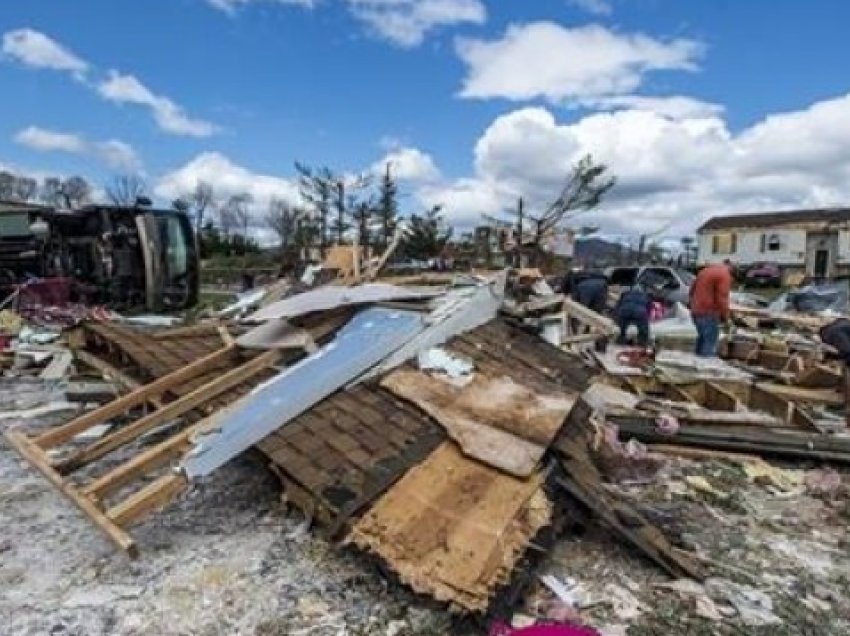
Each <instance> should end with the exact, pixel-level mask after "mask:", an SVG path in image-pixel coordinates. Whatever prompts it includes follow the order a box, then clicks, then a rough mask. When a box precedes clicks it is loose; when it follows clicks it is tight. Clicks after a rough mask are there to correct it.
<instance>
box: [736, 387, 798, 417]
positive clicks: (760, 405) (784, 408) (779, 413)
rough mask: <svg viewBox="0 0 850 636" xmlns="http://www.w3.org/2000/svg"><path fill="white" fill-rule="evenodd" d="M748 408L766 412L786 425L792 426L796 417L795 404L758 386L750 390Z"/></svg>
mask: <svg viewBox="0 0 850 636" xmlns="http://www.w3.org/2000/svg"><path fill="white" fill-rule="evenodd" d="M747 406H748V407H749V408H750V409H752V410H755V411H764V412H765V413H770V414H771V415H773V416H775V417H778V418H779V419H780V420H781V421H782V422H784V423H785V424H786V425H790V424H791V422H792V419H793V415H794V404H793V402H791V401H790V400H788V399H786V398H784V397H782V396H779V395H776V394H775V393H771V392H770V391H765V390H764V389H762V388H759V387H758V386H756V385H753V386H752V387H751V388H750V397H749V399H748V400H747Z"/></svg>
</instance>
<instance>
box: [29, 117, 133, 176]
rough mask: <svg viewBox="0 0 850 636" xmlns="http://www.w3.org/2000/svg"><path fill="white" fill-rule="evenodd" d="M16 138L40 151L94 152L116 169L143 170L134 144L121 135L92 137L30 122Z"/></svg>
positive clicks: (80, 153)
mask: <svg viewBox="0 0 850 636" xmlns="http://www.w3.org/2000/svg"><path fill="white" fill-rule="evenodd" d="M15 142H16V143H18V144H20V145H22V146H26V147H27V148H30V149H32V150H38V151H40V152H67V153H70V154H75V155H84V156H92V157H95V158H96V159H99V160H100V161H103V162H104V163H105V164H106V165H107V166H108V167H109V168H111V169H112V170H118V171H122V172H131V173H137V172H141V171H142V162H141V160H140V159H139V157H138V155H137V154H136V152H135V150H133V148H132V146H130V145H129V144H127V143H125V142H123V141H119V140H117V139H109V140H107V141H89V140H88V139H86V138H85V137H83V136H81V135H77V134H74V133H64V132H57V131H54V130H46V129H44V128H39V127H37V126H29V127H28V128H24V129H23V130H21V131H19V132H18V133H17V134H16V135H15Z"/></svg>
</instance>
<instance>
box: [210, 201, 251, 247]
mask: <svg viewBox="0 0 850 636" xmlns="http://www.w3.org/2000/svg"><path fill="white" fill-rule="evenodd" d="M252 201H253V197H251V195H250V194H248V193H247V192H240V193H238V194H234V195H231V196H230V197H228V199H227V201H225V202H224V203H223V204H222V205H221V206H220V207H219V209H218V220H219V225H220V226H221V231H222V232H223V233H224V234H228V235H229V234H230V233H231V232H233V231H234V230H238V231H239V233H240V234H241V235H242V236H243V237H245V238H247V236H248V226H249V225H250V224H251V214H250V211H249V206H250V205H251V202H252Z"/></svg>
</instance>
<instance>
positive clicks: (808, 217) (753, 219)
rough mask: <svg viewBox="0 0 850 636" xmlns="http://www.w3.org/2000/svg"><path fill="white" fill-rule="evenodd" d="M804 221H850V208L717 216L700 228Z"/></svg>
mask: <svg viewBox="0 0 850 636" xmlns="http://www.w3.org/2000/svg"><path fill="white" fill-rule="evenodd" d="M802 223H825V224H826V223H850V208H823V209H818V210H791V211H789V212H759V213H756V214H733V215H730V216H715V217H713V218H711V219H709V220H708V221H706V222H705V223H703V224H702V226H701V227H700V228H699V230H697V231H699V232H705V231H717V230H735V229H738V228H770V227H778V226H783V225H800V224H802Z"/></svg>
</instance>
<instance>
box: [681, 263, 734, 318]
mask: <svg viewBox="0 0 850 636" xmlns="http://www.w3.org/2000/svg"><path fill="white" fill-rule="evenodd" d="M731 291H732V273H731V272H730V271H729V268H728V267H727V266H726V265H723V264H719V265H709V266H708V267H705V268H703V270H702V271H700V273H699V274H697V279H696V280H695V281H694V284H693V285H691V313H692V314H693V315H694V316H716V317H718V318H721V319H722V320H726V319H727V318H729V294H730V292H731Z"/></svg>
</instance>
